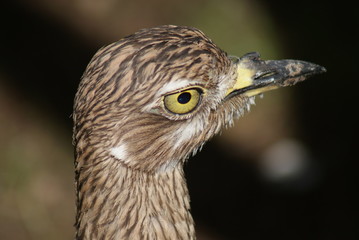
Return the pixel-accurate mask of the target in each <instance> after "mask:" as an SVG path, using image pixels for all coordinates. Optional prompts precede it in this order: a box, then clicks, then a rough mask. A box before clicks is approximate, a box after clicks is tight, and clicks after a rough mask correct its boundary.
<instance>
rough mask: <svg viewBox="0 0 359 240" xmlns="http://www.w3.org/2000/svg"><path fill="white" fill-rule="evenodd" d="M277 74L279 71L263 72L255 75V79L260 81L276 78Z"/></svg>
mask: <svg viewBox="0 0 359 240" xmlns="http://www.w3.org/2000/svg"><path fill="white" fill-rule="evenodd" d="M276 74H277V71H275V70H267V71H263V72H257V73H256V74H255V75H254V78H253V79H254V80H258V79H263V78H268V77H271V76H274V75H276Z"/></svg>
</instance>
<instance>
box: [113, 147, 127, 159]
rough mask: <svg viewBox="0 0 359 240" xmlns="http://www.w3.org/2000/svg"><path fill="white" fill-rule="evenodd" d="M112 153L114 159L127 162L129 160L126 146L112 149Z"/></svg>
mask: <svg viewBox="0 0 359 240" xmlns="http://www.w3.org/2000/svg"><path fill="white" fill-rule="evenodd" d="M110 153H111V155H112V156H113V157H115V158H116V159H118V160H122V161H126V160H127V148H126V145H125V144H121V145H120V146H118V147H114V148H111V150H110Z"/></svg>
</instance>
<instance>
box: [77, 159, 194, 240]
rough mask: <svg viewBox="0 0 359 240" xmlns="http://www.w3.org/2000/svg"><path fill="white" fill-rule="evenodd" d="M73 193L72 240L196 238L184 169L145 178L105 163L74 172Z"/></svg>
mask: <svg viewBox="0 0 359 240" xmlns="http://www.w3.org/2000/svg"><path fill="white" fill-rule="evenodd" d="M179 165H181V164H179ZM77 190H78V193H77V194H78V196H77V197H78V206H77V207H78V211H77V219H76V228H77V233H76V239H195V231H194V223H193V219H192V216H191V214H190V212H189V209H190V204H189V194H188V190H187V186H186V182H185V178H184V173H183V169H182V166H178V167H176V168H174V169H173V170H171V171H168V172H159V173H146V172H143V171H139V170H132V169H130V168H128V167H125V166H123V165H122V164H121V163H120V162H119V161H117V160H116V159H113V158H109V159H107V160H105V161H98V163H97V164H96V165H91V166H88V167H86V166H81V168H78V171H77Z"/></svg>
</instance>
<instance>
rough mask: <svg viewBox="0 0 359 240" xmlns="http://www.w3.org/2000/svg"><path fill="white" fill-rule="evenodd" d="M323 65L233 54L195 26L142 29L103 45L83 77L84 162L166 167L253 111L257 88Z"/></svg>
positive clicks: (77, 121) (78, 126) (80, 149)
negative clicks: (217, 44)
mask: <svg viewBox="0 0 359 240" xmlns="http://www.w3.org/2000/svg"><path fill="white" fill-rule="evenodd" d="M324 71H325V69H324V68H323V67H321V66H318V65H315V64H312V63H308V62H304V61H298V60H277V61H275V60H262V59H261V58H260V56H259V54H258V53H249V54H246V55H244V56H243V57H241V58H237V57H232V56H228V55H227V54H226V53H225V52H224V51H222V50H221V49H220V48H218V47H217V46H216V45H215V44H214V43H213V42H212V41H211V40H210V39H209V38H207V37H206V36H205V35H204V34H203V33H202V32H201V31H200V30H198V29H195V28H191V27H179V26H172V25H171V26H161V27H156V28H150V29H144V30H140V31H139V32H137V33H135V34H133V35H130V36H128V37H125V38H124V39H122V40H120V41H118V42H116V43H113V44H110V45H108V46H106V47H103V48H102V49H100V50H99V51H98V52H97V53H96V54H95V56H94V57H93V59H92V60H91V62H90V63H89V65H88V67H87V69H86V71H85V73H84V75H83V77H82V81H81V83H80V86H79V90H78V92H77V94H76V98H75V107H74V142H75V146H76V152H77V154H78V156H79V155H81V156H82V158H83V159H82V161H81V163H80V164H82V165H83V164H89V162H90V161H89V159H90V158H91V157H90V156H95V157H94V158H96V159H100V158H101V159H102V160H101V161H120V163H121V164H123V165H124V166H126V167H129V168H133V169H137V170H141V171H146V172H154V171H167V170H169V169H172V168H174V167H176V166H178V165H179V164H181V163H183V161H184V160H185V159H186V158H187V157H188V156H189V155H190V154H191V153H193V152H196V151H197V149H198V148H200V147H201V146H202V145H203V144H204V143H205V142H206V141H207V140H208V139H210V138H211V137H212V136H214V135H215V134H216V133H218V132H219V131H220V130H221V129H222V128H223V127H225V126H229V125H231V124H232V123H233V120H234V119H236V118H238V117H239V116H241V115H242V114H243V113H244V112H245V111H247V110H249V107H250V105H251V104H252V103H253V102H254V97H255V96H256V95H258V94H260V93H263V92H265V91H268V90H271V89H275V88H279V87H283V86H289V85H293V84H295V83H297V82H299V81H302V80H304V79H306V78H307V77H308V76H310V75H313V74H317V73H321V72H324ZM94 161H96V160H94V159H92V164H93V163H94ZM77 162H79V160H77ZM78 164H79V163H78Z"/></svg>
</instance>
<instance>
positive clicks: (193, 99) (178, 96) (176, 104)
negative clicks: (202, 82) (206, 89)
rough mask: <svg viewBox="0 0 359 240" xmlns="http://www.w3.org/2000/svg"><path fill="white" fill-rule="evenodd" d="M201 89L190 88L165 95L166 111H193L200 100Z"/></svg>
mask: <svg viewBox="0 0 359 240" xmlns="http://www.w3.org/2000/svg"><path fill="white" fill-rule="evenodd" d="M201 94H202V91H201V89H198V88H192V89H187V90H184V91H182V92H178V93H173V94H170V95H167V96H165V98H164V104H165V107H166V108H167V110H168V111H170V112H172V113H176V114H185V113H189V112H191V111H193V109H195V108H196V107H197V105H198V103H199V101H200V100H201Z"/></svg>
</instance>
